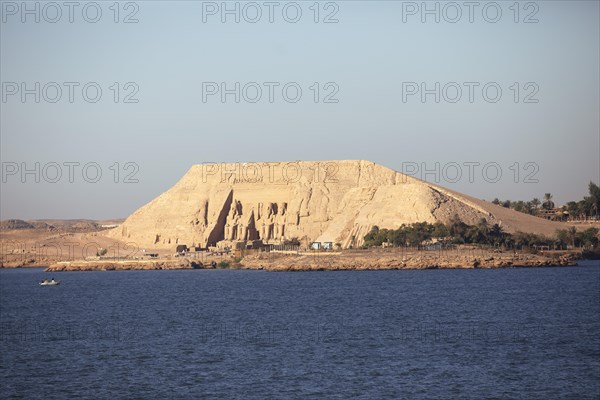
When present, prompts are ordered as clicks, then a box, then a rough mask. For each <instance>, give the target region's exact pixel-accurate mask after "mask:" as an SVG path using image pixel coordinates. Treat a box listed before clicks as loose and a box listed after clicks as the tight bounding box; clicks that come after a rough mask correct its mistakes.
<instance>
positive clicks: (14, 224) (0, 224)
mask: <svg viewBox="0 0 600 400" xmlns="http://www.w3.org/2000/svg"><path fill="white" fill-rule="evenodd" d="M13 229H35V226H33V225H32V224H30V223H29V222H26V221H23V220H22V219H5V220H2V221H0V230H2V231H6V230H13Z"/></svg>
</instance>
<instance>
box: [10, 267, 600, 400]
mask: <svg viewBox="0 0 600 400" xmlns="http://www.w3.org/2000/svg"><path fill="white" fill-rule="evenodd" d="M51 276H52V275H49V274H47V273H43V272H42V270H40V269H15V270H0V307H1V308H0V311H1V314H0V328H1V331H0V345H1V351H0V397H2V398H13V397H14V398H90V399H91V398H94V399H95V398H124V397H127V398H143V399H146V398H220V399H232V398H240V399H246V398H257V399H266V398H307V397H309V398H318V399H320V398H339V399H346V398H365V399H367V398H369V399H370V398H377V399H378V398H428V399H430V398H443V399H448V398H474V399H483V398H539V399H555V398H577V399H585V398H590V399H592V398H594V399H597V398H600V265H598V263H596V264H593V263H589V264H588V265H587V266H581V267H568V268H562V267H561V268H558V267H557V268H531V269H499V270H424V271H362V272H358V271H347V272H306V273H269V272H264V271H233V270H231V271H230V270H193V271H112V272H70V273H60V274H58V273H57V274H54V275H53V276H54V277H55V278H56V279H59V280H61V281H62V282H63V284H62V285H61V286H56V287H40V286H38V285H37V282H38V281H39V280H41V279H42V278H44V277H47V278H49V277H51Z"/></svg>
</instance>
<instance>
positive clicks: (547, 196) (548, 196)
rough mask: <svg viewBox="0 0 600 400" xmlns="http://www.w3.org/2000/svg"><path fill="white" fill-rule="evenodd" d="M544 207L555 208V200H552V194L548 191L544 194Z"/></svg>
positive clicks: (547, 208) (546, 208)
mask: <svg viewBox="0 0 600 400" xmlns="http://www.w3.org/2000/svg"><path fill="white" fill-rule="evenodd" d="M542 208H544V209H545V210H552V209H553V208H554V202H553V201H552V194H550V193H546V194H544V202H543V203H542Z"/></svg>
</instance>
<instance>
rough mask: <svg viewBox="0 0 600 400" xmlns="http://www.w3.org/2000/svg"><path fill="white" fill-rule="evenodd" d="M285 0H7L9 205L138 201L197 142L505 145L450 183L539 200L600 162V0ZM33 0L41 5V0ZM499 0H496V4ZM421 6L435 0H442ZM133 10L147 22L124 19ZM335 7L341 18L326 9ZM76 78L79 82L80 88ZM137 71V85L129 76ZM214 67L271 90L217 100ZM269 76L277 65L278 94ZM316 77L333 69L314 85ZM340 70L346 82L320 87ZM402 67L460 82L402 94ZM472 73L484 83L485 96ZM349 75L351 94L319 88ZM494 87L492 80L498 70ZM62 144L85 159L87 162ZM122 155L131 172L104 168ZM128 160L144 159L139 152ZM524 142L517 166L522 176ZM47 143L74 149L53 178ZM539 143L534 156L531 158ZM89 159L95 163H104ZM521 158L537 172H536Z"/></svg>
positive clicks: (208, 145) (227, 151) (351, 152)
mask: <svg viewBox="0 0 600 400" xmlns="http://www.w3.org/2000/svg"><path fill="white" fill-rule="evenodd" d="M289 3H290V2H278V6H276V7H274V9H273V11H274V13H273V19H274V20H273V22H272V23H271V22H269V8H268V6H264V2H262V1H259V2H257V3H255V4H258V5H259V8H260V11H261V12H262V16H261V18H260V20H259V21H258V22H256V23H251V22H248V21H246V20H245V19H248V20H251V19H253V18H255V17H256V7H254V8H253V6H246V7H245V8H244V6H245V2H239V6H238V7H239V8H240V22H239V23H236V22H235V21H234V18H235V15H229V14H225V15H221V9H220V8H221V2H220V1H219V2H215V3H213V2H199V1H181V2H166V1H138V2H135V3H132V4H129V5H128V4H127V3H126V2H122V3H120V12H119V15H118V20H119V23H115V22H114V20H113V19H114V17H115V12H114V9H111V8H110V7H111V6H112V4H113V2H112V1H109V2H98V4H100V9H101V10H102V16H101V17H100V19H99V21H98V22H96V23H90V22H88V21H86V19H85V18H84V16H85V17H86V18H87V19H89V20H93V19H94V18H95V11H96V10H95V8H94V7H92V6H88V7H87V8H86V12H87V14H85V15H83V12H82V9H83V6H84V5H86V4H88V2H80V5H79V7H77V8H75V9H74V10H73V22H72V23H70V22H69V9H68V8H67V7H64V6H63V7H62V9H61V13H62V16H61V18H60V19H59V20H58V21H57V22H56V23H51V22H49V21H50V20H53V19H57V14H56V11H57V10H56V9H53V8H51V7H46V8H45V9H44V8H43V7H44V4H45V3H39V6H38V7H39V9H40V22H39V23H36V22H35V21H34V18H35V17H36V16H35V15H34V14H27V13H24V12H23V10H22V9H21V2H20V1H19V2H6V1H2V24H1V39H0V45H1V49H0V56H1V61H0V66H1V71H0V75H1V81H2V83H3V87H2V90H3V93H2V95H3V99H2V102H1V103H0V107H1V116H0V120H1V121H0V128H1V140H0V141H1V150H0V151H1V153H0V154H1V158H2V163H3V173H4V175H5V176H4V177H3V178H4V180H5V182H2V190H1V195H0V196H1V214H2V215H1V218H2V219H7V218H23V219H33V218H95V219H103V218H113V217H115V218H116V217H125V216H127V215H129V214H130V213H131V212H133V211H134V210H136V209H137V208H138V207H140V206H142V205H143V204H145V203H147V202H148V201H150V200H151V199H153V198H154V197H156V196H157V195H158V194H160V193H161V192H163V191H165V190H166V189H168V188H169V187H170V186H172V185H173V184H174V183H175V182H176V181H177V180H178V179H179V178H180V177H181V176H182V175H183V174H184V173H185V171H186V170H187V169H188V168H189V167H190V166H191V165H192V164H198V163H202V162H236V161H244V162H253V161H255V162H260V161H286V160H336V159H367V160H371V161H374V162H377V163H380V164H383V165H385V166H388V167H390V168H393V169H396V170H402V169H403V168H406V166H407V165H408V164H407V163H417V164H419V165H421V163H425V166H427V167H428V168H430V169H433V168H434V165H435V163H436V162H439V163H440V168H443V167H444V166H448V165H454V164H450V163H458V164H459V165H463V164H464V163H466V162H479V163H480V164H481V165H484V164H486V163H497V165H499V166H500V167H501V169H502V173H503V175H502V178H501V179H500V180H499V181H498V182H495V183H491V182H488V181H486V179H484V177H483V176H482V170H481V166H479V167H475V170H474V171H475V175H474V179H473V182H470V181H469V179H468V178H467V176H466V173H467V172H468V168H467V167H463V169H462V172H463V177H462V179H459V180H458V181H457V182H455V183H453V182H449V181H448V180H445V179H444V177H443V176H441V177H440V178H441V179H440V181H439V183H440V184H441V185H444V186H447V187H450V188H452V189H455V190H458V191H461V192H464V193H467V194H470V195H473V196H475V197H479V198H484V199H488V200H491V199H493V198H494V197H499V198H502V199H506V198H509V199H524V200H528V199H531V198H533V197H540V198H541V197H542V196H543V194H544V193H545V192H551V193H552V194H553V195H554V198H555V200H556V202H557V203H559V204H562V203H564V202H566V201H568V200H578V199H581V198H582V197H583V196H584V195H585V194H586V192H587V184H588V182H589V181H590V180H592V181H594V182H596V183H598V182H599V181H600V160H599V157H600V156H599V154H600V122H599V109H600V99H599V91H600V89H599V88H600V82H599V79H600V78H599V77H600V66H599V48H600V44H599V37H600V32H599V27H598V24H599V20H600V13H599V3H598V2H597V1H538V2H520V3H519V7H518V8H519V14H518V16H516V15H515V8H512V9H511V8H510V7H511V6H512V4H513V2H512V1H510V2H498V3H494V4H491V5H490V4H489V3H490V2H479V6H478V7H476V8H475V9H474V10H472V11H473V22H469V18H470V16H469V11H470V10H469V9H468V8H467V7H465V6H461V9H460V12H462V16H461V18H459V19H458V21H457V22H456V23H452V22H450V20H452V19H456V18H457V16H458V14H456V11H457V9H456V8H451V7H449V6H446V4H447V3H446V2H437V4H438V7H439V9H440V22H439V23H436V22H435V21H434V18H435V15H429V14H422V12H421V11H422V10H420V9H419V10H415V8H414V7H413V6H414V5H416V6H417V7H419V8H420V6H421V2H420V1H419V2H416V3H412V2H401V1H337V2H333V3H332V4H327V2H321V3H320V4H319V11H320V12H319V15H318V20H319V23H315V22H314V17H315V12H314V6H313V3H314V2H313V1H308V2H302V1H301V2H297V3H298V5H299V8H300V9H301V11H302V16H301V17H300V20H299V21H298V22H296V23H291V22H288V21H286V20H285V18H287V19H289V20H292V19H294V18H295V9H296V8H295V6H294V5H289ZM27 4H28V6H29V7H30V8H31V9H34V7H35V4H36V3H35V2H28V3H27ZM58 4H62V2H58ZM227 4H228V7H230V8H231V9H233V8H234V7H236V3H235V2H228V3H227ZM458 4H459V5H462V4H463V2H462V1H459V2H458ZM495 4H499V6H500V10H501V12H502V15H501V17H500V18H499V20H498V22H496V23H491V22H489V21H491V20H494V19H495V18H496V16H495V13H496V11H497V9H496V8H497V7H496V6H495ZM284 6H286V7H287V8H286V11H287V13H286V14H285V15H284V14H283V8H284ZM15 7H16V8H17V9H15ZM215 7H216V8H219V9H218V10H216V9H215ZM311 7H313V8H311ZM427 7H428V8H430V9H434V7H436V2H427ZM444 7H445V8H444ZM484 8H485V10H486V11H485V12H486V13H485V14H484V11H483V9H484ZM215 12H216V14H214V15H213V13H215ZM131 13H133V15H132V17H131V18H135V19H137V20H138V22H137V23H123V19H124V18H125V17H126V16H127V15H129V14H131ZM332 13H333V15H332V16H330V18H334V19H337V20H338V22H337V23H323V19H325V18H326V16H328V15H330V14H332ZM221 17H225V18H226V21H225V23H223V22H222V21H221ZM284 17H285V18H284ZM422 17H423V18H425V22H422V19H421V18H422ZM515 17H517V19H518V21H519V22H518V23H515V21H514V19H515ZM22 18H25V22H22ZM526 19H527V20H534V19H537V20H538V22H537V23H524V20H526ZM488 20H489V21H488ZM35 82H40V90H39V94H40V97H41V98H40V102H39V103H36V102H35V101H34V97H35V94H28V95H26V96H25V102H22V99H21V93H20V90H21V89H22V87H21V86H20V85H21V83H25V86H26V88H29V89H33V90H34V91H35V89H34V88H35V86H34V85H35ZM49 82H57V83H58V84H59V85H60V86H61V87H62V96H61V97H60V99H59V100H58V101H57V102H56V103H51V102H50V101H48V100H52V99H53V98H55V97H56V88H55V87H54V86H53V85H52V84H51V85H47V84H48V83H49ZM64 82H77V83H79V86H73V88H74V98H73V102H72V103H71V102H70V101H69V98H68V97H69V96H68V94H69V93H68V86H65V85H64ZM88 82H96V83H97V85H98V86H99V87H100V88H101V89H102V98H101V99H100V100H99V101H98V102H96V103H91V102H88V101H86V100H85V99H84V98H83V96H82V90H81V88H82V87H83V85H85V84H86V83H88ZM114 82H118V83H119V102H118V103H115V102H114V100H113V96H114V94H115V90H114V89H115V87H114V86H111V85H113V83H114ZM127 82H133V83H134V84H135V85H131V86H128V87H124V85H125V84H126V83H127ZM203 82H216V83H217V84H220V83H221V82H226V83H227V86H228V87H229V88H233V87H234V84H235V82H240V84H241V87H243V86H244V84H246V83H248V82H257V83H259V85H261V86H262V89H263V93H262V95H263V96H262V98H261V99H260V100H259V101H258V102H256V103H251V102H249V101H247V98H252V97H254V96H255V91H254V90H255V88H253V87H250V86H249V87H248V91H247V93H246V95H247V96H246V98H244V97H243V96H242V98H241V100H240V103H235V102H234V95H227V97H226V102H225V103H223V102H221V100H220V96H219V94H217V95H212V96H210V95H207V94H206V92H205V93H204V94H205V96H206V102H203ZM264 82H278V83H280V85H279V86H276V87H274V101H273V102H272V103H271V102H269V100H268V88H267V87H266V86H264V85H263V83H264ZM288 82H296V83H297V84H298V85H299V86H300V88H301V89H302V98H301V99H300V100H299V101H298V102H296V103H291V102H288V101H286V100H285V99H284V98H283V97H282V92H281V87H282V86H283V85H285V84H286V83H288ZM314 82H319V84H320V91H319V100H320V101H319V102H318V103H315V102H314V99H313V95H314V90H311V86H312V85H313V83H314ZM328 82H333V83H334V84H335V85H332V86H329V87H327V88H325V87H324V85H325V84H326V83H328ZM407 82H415V83H417V84H418V85H420V84H421V83H423V82H424V83H425V84H426V86H427V87H428V88H429V89H433V88H434V87H435V86H434V85H435V83H436V82H440V87H441V88H443V86H444V85H445V84H447V83H449V82H456V83H458V84H459V86H461V87H462V91H463V93H462V97H461V98H460V99H459V100H458V101H457V102H456V103H451V102H450V101H447V100H448V99H452V98H454V97H456V92H455V86H453V85H450V86H447V91H446V92H445V93H442V90H443V89H440V96H441V98H440V102H439V103H436V102H435V101H434V97H435V95H434V94H430V95H427V96H426V98H425V102H424V103H423V102H422V101H421V98H420V94H416V95H412V96H409V95H408V94H407V92H406V90H407V89H408V88H409V86H410V84H409V86H407V84H406V83H407ZM465 82H477V83H479V86H476V87H474V98H473V102H472V103H471V102H470V101H469V98H468V97H469V96H468V94H469V93H468V87H467V86H464V83H465ZM490 82H495V84H497V86H499V87H500V88H501V89H502V97H501V98H500V99H499V100H498V101H497V102H495V103H492V102H489V101H486V100H485V99H484V98H483V96H482V87H483V86H484V85H485V84H486V83H490ZM515 82H518V83H519V85H518V86H519V93H518V97H517V100H518V101H517V102H516V103H515V101H514V96H515V90H516V87H515V86H512V85H513V84H514V83H515ZM13 83H16V84H17V86H16V88H17V89H18V90H19V92H17V93H15V94H12V93H13V92H14V91H15V86H14V85H13ZM403 83H404V84H403ZM527 84H529V85H528V86H526V85H527ZM44 85H46V91H45V92H44V89H43V87H44ZM136 85H137V88H138V89H139V91H138V92H137V93H136V94H135V95H133V97H132V98H133V99H137V100H139V101H138V102H137V103H124V102H123V99H124V96H125V95H126V94H129V93H132V92H133V91H134V90H135V88H136ZM204 86H205V89H206V85H204ZM111 87H112V89H111ZM336 87H337V88H338V89H339V91H338V92H337V93H336V94H335V95H334V96H333V98H334V99H337V100H338V102H337V103H324V102H323V101H322V100H323V99H324V97H325V95H327V94H328V93H331V92H332V91H334V89H335V88H336ZM413 88H414V87H413ZM92 89H93V88H92ZM92 89H90V91H89V92H88V94H89V93H91V94H90V97H93V95H94V93H93V90H92ZM313 89H314V88H313ZM492 89H493V87H492ZM403 90H404V91H403ZM288 93H292V92H288ZM534 93H535V94H534ZM240 94H241V95H243V94H242V93H240ZM403 94H404V95H405V97H406V99H405V100H406V101H404V99H403ZM444 94H445V95H446V96H445V97H444ZM488 94H490V97H493V96H494V93H493V90H491V89H490V91H489V92H488ZM292 95H293V93H292ZM292 95H291V96H292ZM528 95H531V96H530V97H527V96H528ZM526 98H529V99H537V100H538V102H537V103H526V102H524V100H525V99H526ZM36 162H38V163H40V169H44V168H45V172H46V175H45V176H44V174H43V172H44V171H40V175H41V176H40V182H39V183H37V182H35V176H34V175H33V174H29V175H26V176H25V179H24V182H23V179H22V178H21V176H20V172H21V171H20V170H19V171H17V173H16V174H14V175H11V174H12V172H13V169H14V166H15V165H17V166H18V168H19V169H21V167H22V165H23V164H22V163H24V165H25V166H26V167H28V168H30V169H34V168H35V163H36ZM65 162H66V163H68V162H77V163H79V166H75V167H74V172H75V175H74V176H73V182H69V179H68V176H67V175H68V172H69V170H68V167H67V166H65V165H64V163H65ZM115 162H117V163H119V167H120V170H121V174H120V175H119V177H118V181H119V182H118V183H115V182H114V169H110V167H111V166H113V164H114V163H115ZM128 162H132V163H135V164H136V165H137V166H138V167H139V170H137V172H136V171H134V169H133V167H129V169H128V170H127V171H125V170H124V165H125V163H128ZM515 162H517V163H519V167H520V169H521V174H520V175H519V177H518V179H517V180H518V182H517V183H515V182H514V178H515V177H514V168H513V169H511V166H513V165H514V163H515ZM52 163H57V164H58V165H61V169H62V174H63V175H62V178H61V179H58V182H56V183H52V182H50V181H51V180H52V179H53V178H54V177H55V168H54V167H53V166H54V165H55V164H52ZM87 163H97V165H98V166H100V168H101V170H102V177H101V179H100V180H99V181H98V182H96V183H90V182H87V181H86V180H85V179H83V177H82V174H81V166H83V165H84V164H87ZM527 163H535V166H532V165H533V164H530V165H529V167H528V169H525V165H526V164H527ZM411 165H413V164H411ZM88 172H90V176H91V178H90V176H88V180H92V178H93V175H94V174H93V172H94V169H93V168H92V169H90V170H88ZM127 172H136V173H135V175H134V178H136V179H137V180H138V181H139V182H138V183H124V182H123V180H124V177H125V175H126V174H127ZM447 172H448V175H451V176H452V177H454V172H453V171H450V170H447ZM492 172H493V171H492ZM527 173H534V175H533V176H532V178H534V179H536V180H537V183H535V182H529V183H528V182H525V180H526V179H525V177H526V175H527ZM492 175H493V174H492ZM417 176H418V175H417ZM428 178H429V180H433V179H434V176H433V175H429V176H428ZM489 178H490V177H489V176H488V180H491V179H489ZM491 178H493V176H492V177H491Z"/></svg>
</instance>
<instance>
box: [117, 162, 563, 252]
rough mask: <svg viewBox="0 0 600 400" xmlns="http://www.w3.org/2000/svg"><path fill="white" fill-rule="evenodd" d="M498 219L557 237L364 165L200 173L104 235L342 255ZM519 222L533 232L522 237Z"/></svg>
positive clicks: (211, 167)
mask: <svg viewBox="0 0 600 400" xmlns="http://www.w3.org/2000/svg"><path fill="white" fill-rule="evenodd" d="M507 212H508V214H506V213H507ZM498 213H500V214H503V217H502V216H501V217H502V218H504V219H506V220H507V221H510V223H509V224H506V223H505V224H503V228H504V229H506V230H508V231H511V230H512V231H514V230H523V231H536V232H540V230H541V231H547V232H553V231H554V229H555V227H554V226H550V225H548V224H551V223H549V222H546V221H543V220H540V219H539V218H534V217H529V216H526V215H523V214H521V216H522V217H521V216H515V215H514V214H515V213H516V212H512V211H510V210H505V209H502V210H501V207H497V206H494V205H493V204H490V203H486V202H483V201H480V200H476V199H472V198H470V197H468V196H464V195H461V194H458V193H455V192H452V191H449V190H447V189H444V188H442V187H439V186H436V185H432V184H429V183H427V182H423V181H420V180H418V179H414V178H412V177H410V176H407V175H404V174H401V173H399V172H396V171H393V170H391V169H389V168H386V167H383V166H381V165H377V164H375V163H372V162H368V161H322V162H303V161H298V162H279V163H275V162H272V163H248V164H244V163H238V164H201V165H194V166H192V167H191V168H190V170H189V171H188V172H187V173H186V174H185V175H184V176H183V178H181V180H180V181H179V182H177V184H175V186H173V187H172V188H171V189H169V190H167V191H166V192H164V193H163V194H161V195H160V196H158V197H157V198H156V199H154V200H152V201H151V202H150V203H148V204H146V205H145V206H143V207H142V208H140V209H139V210H137V211H136V212H134V213H133V214H132V215H131V216H130V217H129V218H127V220H126V221H125V222H124V223H123V224H122V225H121V226H119V227H118V228H115V229H113V230H110V231H107V233H106V234H107V235H108V236H109V237H112V238H115V239H118V240H124V241H131V242H135V243H137V244H138V245H139V246H140V247H148V248H174V247H175V245H177V244H186V245H188V246H191V245H199V246H202V247H204V246H207V245H209V246H210V245H215V244H216V243H217V242H219V241H221V240H256V239H260V240H263V241H264V242H273V243H276V242H279V241H281V240H283V239H289V238H293V237H298V238H306V239H307V240H308V241H321V242H333V243H338V242H339V243H341V244H342V246H344V247H348V246H351V245H354V246H357V245H360V244H361V243H362V242H363V237H364V235H365V234H366V233H368V231H369V230H370V229H371V228H372V227H373V226H374V225H377V226H379V227H380V228H397V227H399V226H400V225H401V224H403V223H406V224H408V223H413V222H420V221H427V222H435V221H442V222H448V221H449V220H450V218H452V217H453V216H454V215H458V216H459V217H460V218H461V219H462V220H463V221H464V222H466V223H470V224H474V223H476V222H477V221H479V219H480V218H482V217H483V218H486V219H487V220H488V222H490V223H498V222H500V218H499V217H498V216H497V214H498ZM523 218H524V219H526V220H527V221H529V222H531V223H534V225H536V224H537V225H536V226H537V228H536V227H534V228H533V229H522V228H526V227H525V226H518V225H519V223H520V222H519V221H522V220H523ZM528 218H529V219H528ZM531 218H533V219H535V220H538V221H534V220H533V219H531ZM515 221H516V222H515ZM521 225H523V224H521ZM520 228H521V229H520ZM543 233H546V232H543Z"/></svg>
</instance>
